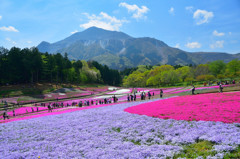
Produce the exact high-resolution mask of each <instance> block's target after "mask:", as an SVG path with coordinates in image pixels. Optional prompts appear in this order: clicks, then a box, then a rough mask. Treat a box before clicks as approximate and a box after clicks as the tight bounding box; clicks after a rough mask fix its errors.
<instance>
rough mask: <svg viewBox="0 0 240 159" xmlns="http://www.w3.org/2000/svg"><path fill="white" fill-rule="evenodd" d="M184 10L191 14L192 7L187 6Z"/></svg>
mask: <svg viewBox="0 0 240 159" xmlns="http://www.w3.org/2000/svg"><path fill="white" fill-rule="evenodd" d="M185 9H186V10H187V11H190V12H193V6H187V7H185Z"/></svg>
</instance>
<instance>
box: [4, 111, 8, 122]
mask: <svg viewBox="0 0 240 159" xmlns="http://www.w3.org/2000/svg"><path fill="white" fill-rule="evenodd" d="M6 118H8V119H9V116H8V113H7V112H6V111H4V113H3V119H4V120H5V119H6Z"/></svg>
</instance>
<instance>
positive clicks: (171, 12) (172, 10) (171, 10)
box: [168, 7, 174, 15]
mask: <svg viewBox="0 0 240 159" xmlns="http://www.w3.org/2000/svg"><path fill="white" fill-rule="evenodd" d="M168 12H169V13H170V14H172V15H174V8H173V7H171V8H170V9H169V11H168Z"/></svg>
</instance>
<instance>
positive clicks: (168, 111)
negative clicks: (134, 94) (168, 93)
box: [125, 92, 240, 123]
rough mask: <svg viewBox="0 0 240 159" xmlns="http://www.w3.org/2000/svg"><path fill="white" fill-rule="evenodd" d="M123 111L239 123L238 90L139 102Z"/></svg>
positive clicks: (239, 98)
mask: <svg viewBox="0 0 240 159" xmlns="http://www.w3.org/2000/svg"><path fill="white" fill-rule="evenodd" d="M125 111H126V112H129V113H133V114H139V115H147V116H152V117H158V118H162V119H175V120H188V121H192V120H196V121H199V120H204V121H221V122H225V123H233V122H236V123H240V92H231V93H214V94H201V95H188V96H181V97H175V98H170V99H165V100H159V101H155V102H151V103H144V104H140V105H137V106H134V107H129V108H127V109H125Z"/></svg>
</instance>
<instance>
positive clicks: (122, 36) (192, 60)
mask: <svg viewBox="0 0 240 159" xmlns="http://www.w3.org/2000/svg"><path fill="white" fill-rule="evenodd" d="M37 48H38V49H39V51H40V52H48V53H58V52H59V53H62V54H64V53H65V52H67V53H68V55H69V57H70V58H71V59H75V60H77V59H80V60H95V61H98V62H99V63H101V64H106V65H108V66H109V67H110V68H114V69H120V70H121V69H124V68H127V67H136V66H138V65H143V64H144V65H157V64H171V65H177V64H181V65H187V64H200V63H207V62H211V61H215V60H223V61H224V62H229V61H231V60H232V59H235V58H237V59H240V53H238V54H228V53H219V52H187V51H184V50H181V49H178V48H173V47H170V46H168V45H167V44H166V43H164V42H163V41H161V40H158V39H155V38H150V37H140V38H134V37H131V36H129V35H128V34H126V33H123V32H117V31H108V30H104V29H100V28H97V27H91V28H88V29H86V30H84V31H82V32H77V33H75V34H72V35H71V36H69V37H67V38H65V39H63V40H60V41H58V42H55V43H52V44H51V43H48V42H46V41H43V42H41V43H40V44H39V45H38V46H37Z"/></svg>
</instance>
